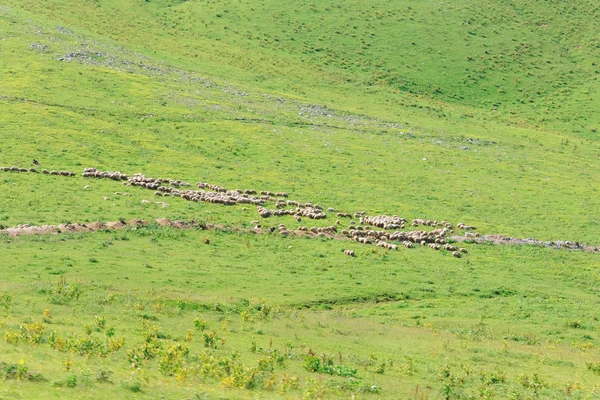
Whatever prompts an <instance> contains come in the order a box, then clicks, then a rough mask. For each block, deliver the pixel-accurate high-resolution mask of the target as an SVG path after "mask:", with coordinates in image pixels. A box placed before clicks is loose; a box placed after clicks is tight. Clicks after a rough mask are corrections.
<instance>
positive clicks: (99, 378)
mask: <svg viewBox="0 0 600 400" xmlns="http://www.w3.org/2000/svg"><path fill="white" fill-rule="evenodd" d="M112 374H113V373H112V371H106V370H103V369H101V370H98V372H97V373H96V382H99V383H112V380H111V379H110V377H111V376H112Z"/></svg>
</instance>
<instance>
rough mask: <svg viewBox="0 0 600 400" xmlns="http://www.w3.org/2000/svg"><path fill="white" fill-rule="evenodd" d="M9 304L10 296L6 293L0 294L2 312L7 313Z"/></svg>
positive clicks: (10, 301)
mask: <svg viewBox="0 0 600 400" xmlns="http://www.w3.org/2000/svg"><path fill="white" fill-rule="evenodd" d="M11 304H12V296H11V295H10V294H8V293H2V295H0V307H2V308H4V311H8V308H9V307H10V305H11Z"/></svg>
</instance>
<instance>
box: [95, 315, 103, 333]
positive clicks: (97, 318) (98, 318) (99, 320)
mask: <svg viewBox="0 0 600 400" xmlns="http://www.w3.org/2000/svg"><path fill="white" fill-rule="evenodd" d="M94 323H95V324H96V327H97V328H98V329H100V330H102V329H104V328H105V327H106V318H105V317H104V316H100V315H96V316H95V317H94Z"/></svg>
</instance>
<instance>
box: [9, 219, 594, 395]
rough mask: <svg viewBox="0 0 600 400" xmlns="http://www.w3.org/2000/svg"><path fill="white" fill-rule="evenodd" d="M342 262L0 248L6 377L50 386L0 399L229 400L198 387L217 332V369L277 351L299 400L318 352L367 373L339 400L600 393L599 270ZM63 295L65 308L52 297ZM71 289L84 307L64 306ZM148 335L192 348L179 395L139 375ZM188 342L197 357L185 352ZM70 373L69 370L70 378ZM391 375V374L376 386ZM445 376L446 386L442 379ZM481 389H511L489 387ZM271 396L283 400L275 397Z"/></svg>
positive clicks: (559, 265)
mask: <svg viewBox="0 0 600 400" xmlns="http://www.w3.org/2000/svg"><path fill="white" fill-rule="evenodd" d="M201 238H208V239H209V240H210V244H208V245H207V244H203V243H202V241H201V240H200V239H201ZM340 246H341V245H340V243H337V242H336V241H333V240H326V241H322V240H319V239H304V238H297V239H285V238H277V237H274V236H273V237H272V236H262V235H258V236H256V235H253V236H248V235H238V234H231V233H226V232H207V231H193V230H192V231H177V230H172V229H170V228H148V229H147V230H145V231H143V232H139V231H131V230H130V231H113V232H97V233H94V234H81V235H62V236H43V237H22V238H20V239H17V240H13V239H5V240H4V243H3V245H2V253H3V257H5V260H6V262H5V263H3V271H4V277H5V280H4V282H3V284H2V288H1V289H0V290H1V292H2V298H3V299H4V300H3V301H4V303H3V304H4V306H3V310H2V320H1V321H2V322H1V323H2V330H3V331H4V332H9V333H8V334H5V338H6V337H7V336H6V335H10V333H15V334H17V335H20V339H18V340H19V341H18V344H11V343H7V342H2V343H0V348H1V349H2V354H3V357H4V358H5V359H7V361H12V362H18V361H19V360H23V362H24V363H25V365H26V366H27V367H28V368H29V370H30V371H35V372H38V373H41V374H42V375H43V376H44V377H46V379H47V381H43V382H39V383H38V382H29V383H27V384H23V385H19V386H15V385H13V384H12V383H11V381H7V382H8V383H9V384H8V385H7V386H5V388H4V389H3V391H4V392H3V395H6V396H8V395H11V393H12V394H15V393H19V392H20V393H30V391H29V390H35V389H36V388H37V390H42V391H48V390H50V389H51V388H52V387H53V386H55V387H60V394H58V396H64V395H66V394H64V393H63V392H62V391H63V390H66V391H67V393H72V395H76V396H86V397H95V396H99V395H100V393H102V392H104V391H105V390H107V389H108V390H111V391H113V392H114V394H115V395H117V396H123V395H126V393H127V391H126V390H124V389H123V387H126V386H127V384H128V382H130V380H131V379H133V380H134V381H135V382H138V381H137V380H139V382H138V383H139V384H140V385H141V388H142V390H143V391H142V392H141V394H140V396H141V397H144V396H149V398H152V396H153V393H156V391H157V390H160V393H162V394H163V395H165V396H169V395H175V394H176V393H181V390H185V392H186V393H202V392H203V391H205V390H206V391H209V392H212V391H214V390H216V391H217V393H218V392H222V391H223V390H225V389H224V388H223V387H222V385H223V384H225V382H226V379H225V378H226V377H223V376H218V377H211V376H210V375H205V374H204V373H202V372H200V370H199V368H200V367H201V366H202V365H206V361H205V362H204V363H202V362H199V361H198V360H197V359H195V358H194V357H193V356H192V355H196V354H204V352H205V351H207V349H206V348H205V345H204V340H203V339H202V334H203V333H204V332H210V331H211V330H212V329H215V330H216V331H217V333H218V337H219V338H225V342H224V344H222V345H221V344H218V345H217V346H216V348H215V349H211V348H209V349H208V351H209V352H210V353H211V354H212V355H213V356H214V357H217V358H227V357H230V356H231V354H233V353H235V354H239V355H238V356H237V357H239V359H240V360H243V362H244V363H245V364H247V366H248V367H251V366H255V365H256V363H257V362H258V359H259V358H261V357H264V356H265V354H267V350H268V349H269V348H271V349H277V350H278V351H279V352H280V353H281V354H286V352H287V353H288V354H287V355H286V356H285V357H286V361H285V363H284V366H277V367H276V368H275V370H274V374H275V376H276V380H277V382H279V380H280V376H281V375H282V374H292V375H293V374H298V375H299V377H300V382H301V387H300V389H297V390H292V391H291V393H290V394H289V395H290V396H292V397H297V396H301V395H302V393H303V391H306V390H307V389H306V384H305V382H308V381H307V379H308V378H309V377H311V373H309V372H307V371H306V370H305V369H303V368H302V365H303V360H304V357H305V355H306V353H307V352H308V351H309V349H311V351H312V352H314V353H316V354H318V355H319V357H322V356H323V354H324V355H325V356H326V357H330V358H332V359H333V360H335V363H336V364H339V359H340V357H341V359H342V364H343V365H345V366H347V367H348V368H355V369H357V375H356V376H357V377H358V379H359V381H360V384H359V383H357V384H356V386H353V385H352V384H350V383H349V382H350V381H348V379H342V378H335V377H328V375H324V376H323V377H322V378H319V381H320V382H321V384H322V385H324V386H330V388H329V391H328V392H329V394H330V395H331V396H333V397H336V396H337V395H340V396H344V393H346V394H347V393H348V391H359V392H358V393H360V390H362V389H360V388H362V387H363V386H364V384H368V385H371V384H373V383H374V384H375V385H377V386H378V387H381V388H382V392H381V393H380V396H382V397H384V398H387V397H390V396H393V394H395V395H398V394H402V396H409V395H410V392H411V391H414V390H415V387H416V386H417V385H419V387H421V388H422V389H421V390H424V392H425V393H427V394H428V395H429V396H432V397H434V398H436V397H437V396H438V395H439V393H440V391H442V390H444V389H443V388H444V386H445V385H448V386H449V387H450V390H452V391H453V393H457V394H460V393H462V394H463V395H467V394H468V393H476V391H477V390H480V386H481V387H484V388H486V390H488V389H489V390H491V391H492V392H494V393H496V396H498V397H500V398H502V397H506V396H508V395H509V394H511V393H512V394H511V395H515V396H518V397H527V396H529V395H531V392H532V389H531V388H529V387H528V386H527V385H525V386H524V385H523V384H522V382H521V380H522V379H523V377H522V375H527V376H529V379H533V376H532V374H531V371H536V372H537V374H538V375H539V376H540V377H541V379H542V380H543V382H545V386H544V388H542V389H541V390H542V392H541V393H543V394H540V395H541V396H542V397H545V398H560V397H561V396H564V390H565V388H566V387H568V386H571V387H572V390H573V394H574V396H575V397H576V398H579V397H577V396H579V394H581V395H584V393H587V394H592V393H597V392H594V390H595V389H593V388H594V385H595V384H594V382H595V381H596V379H597V376H595V375H594V374H593V372H591V371H589V370H588V369H587V368H586V362H589V361H595V360H597V343H598V342H597V332H598V327H599V323H598V318H597V317H598V316H597V315H596V311H597V306H598V300H597V293H598V288H597V284H595V283H593V280H594V277H595V276H596V275H597V273H596V271H595V268H594V266H595V264H596V263H597V257H596V256H593V255H588V254H585V253H577V252H565V251H554V250H551V249H541V248H531V247H506V248H498V247H497V246H491V245H490V246H470V247H469V250H470V251H471V253H472V255H471V256H470V257H469V258H468V259H466V260H465V259H460V260H457V259H454V258H453V257H450V256H449V255H448V256H442V255H440V256H439V257H440V258H441V260H440V261H438V262H437V263H436V264H435V265H432V264H431V255H430V254H429V253H430V251H428V250H426V249H424V248H422V249H417V250H403V251H398V252H391V253H388V252H382V251H381V250H379V251H377V252H371V251H370V250H369V249H366V248H363V249H360V248H357V250H358V257H357V258H356V259H352V260H350V261H348V258H347V257H345V256H344V255H342V254H341V253H340V252H339V248H340ZM351 247H355V248H356V247H358V245H351ZM225 249H227V250H226V251H225ZM51 253H54V254H56V256H53V257H49V254H51ZM572 265H576V266H577V267H576V268H572V267H571V266H572ZM491 271H493V273H492V272H491ZM61 276H65V277H66V285H65V283H61V281H60V280H61V279H62V278H60V277H61ZM557 280H560V281H561V282H562V284H561V285H560V286H557V285H556V284H555V283H556V282H557ZM65 287H67V288H71V292H69V291H68V289H66V290H63V291H59V290H58V289H59V288H65ZM73 287H76V288H77V292H78V293H79V295H78V296H74V297H73V298H70V296H69V293H72V292H73ZM349 288H352V290H351V291H349V290H348V289H349ZM62 293H67V294H66V295H65V294H62ZM257 296H260V298H261V299H260V300H259V299H258V298H257ZM7 298H10V299H11V300H9V301H7V300H6V299H7ZM380 301H382V302H380ZM44 310H49V311H47V312H46V314H45V315H44ZM261 310H262V311H261ZM48 315H49V316H50V317H48ZM195 318H197V319H198V320H199V321H203V320H205V321H206V324H207V327H206V328H205V331H199V330H197V328H196V327H195V326H194V325H195V323H194V319H195ZM42 321H44V322H42ZM99 321H100V322H99ZM143 321H147V323H149V324H150V325H151V326H155V327H156V329H158V331H159V333H160V334H159V335H158V336H159V338H158V339H156V340H157V341H158V342H159V343H160V345H161V346H162V348H163V350H164V351H166V350H165V349H167V348H168V346H171V345H173V344H174V343H180V344H182V345H184V346H186V347H189V350H190V356H189V357H187V358H185V361H183V364H182V365H181V366H180V367H178V368H181V370H180V369H176V372H174V373H175V375H177V374H187V375H188V376H187V378H186V379H184V380H183V382H182V383H178V381H177V379H175V377H171V378H169V377H168V376H169V374H166V375H165V373H164V371H163V372H161V370H160V365H161V364H160V356H159V357H158V358H157V359H150V360H142V361H140V362H139V363H140V365H139V366H138V367H139V368H136V369H131V365H130V362H128V361H127V360H128V359H129V356H128V351H130V350H132V349H134V348H135V347H136V346H138V345H139V344H140V343H144V340H143V339H142V337H141V335H142V333H143V332H144V331H147V330H148V329H151V328H149V327H148V326H147V327H146V328H143ZM223 321H227V322H226V323H225V324H226V325H227V327H226V328H225V329H224V328H223V326H224V322H223ZM32 323H42V324H43V326H44V328H45V333H44V335H43V336H42V339H40V343H39V344H35V343H34V344H32V343H27V341H28V340H33V339H28V337H27V336H26V334H24V333H23V334H22V333H20V332H23V328H22V327H23V326H24V324H32ZM111 328H112V330H111V333H113V335H112V336H109V339H107V338H106V332H107V331H108V330H110V329H111ZM113 330H114V332H113ZM188 330H192V333H193V338H192V339H191V341H190V342H188V341H186V340H185V338H184V337H185V335H186V332H187V331H188ZM86 331H88V332H90V333H86ZM51 332H55V333H54V334H53V335H51ZM50 337H55V338H57V337H63V338H65V340H66V338H72V340H82V339H85V338H94V339H95V340H96V341H97V342H99V343H104V342H105V341H107V340H111V339H112V340H118V339H120V338H124V340H125V342H124V343H125V344H124V346H123V348H122V349H119V350H117V351H114V352H110V353H109V354H108V355H107V356H98V355H95V354H91V355H87V356H80V355H79V354H78V351H80V350H73V349H71V350H66V349H65V350H61V348H57V349H55V348H53V347H52V345H51V344H50V343H51V339H50ZM55 340H56V339H55ZM253 343H254V344H253ZM255 347H256V349H255ZM260 349H262V350H260ZM85 354H87V353H84V355H85ZM65 361H68V362H70V363H71V364H69V370H68V371H67V370H66V366H65V365H64V362H65ZM382 364H384V367H383V368H384V371H383V373H382V374H381V373H376V370H377V369H378V368H381V365H382ZM447 368H449V369H450V371H451V372H450V374H451V375H450V378H451V379H450V378H444V379H442V378H440V374H441V373H442V372H441V371H442V370H444V369H447ZM98 371H111V377H112V378H111V380H112V384H109V383H107V384H104V383H100V382H98V381H97V380H96V377H97V376H98ZM183 371H186V372H183ZM482 374H484V375H485V374H496V375H498V376H501V377H502V381H500V382H497V383H494V384H491V383H485V382H486V380H485V379H483V378H481V376H482ZM73 375H74V376H76V380H77V381H78V382H79V383H78V384H77V385H76V386H75V387H74V388H69V387H68V385H67V384H66V383H65V382H66V380H67V379H68V377H69V376H73ZM454 375H456V376H455V377H454V378H452V376H454ZM132 376H133V378H132ZM486 376H487V375H486ZM269 377H270V375H269V374H267V376H266V377H265V378H266V379H270V378H269ZM180 379H182V378H181V377H180ZM344 382H346V383H344ZM278 384H279V383H277V385H278ZM157 385H159V386H157ZM197 385H199V386H197ZM335 385H342V387H345V386H344V385H346V386H348V385H350V386H349V387H354V389H340V388H338V389H336V388H335ZM159 388H160V389H159ZM199 388H201V389H199ZM53 390H56V389H53ZM189 390H191V392H189ZM24 391H25V392H24ZM222 393H226V394H224V396H226V397H237V396H238V394H236V393H237V392H236V391H230V390H225V391H224V392H222ZM261 393H262V394H261V397H268V396H275V397H277V396H278V392H277V388H274V389H272V390H267V391H264V392H262V391H261ZM336 393H337V395H336Z"/></svg>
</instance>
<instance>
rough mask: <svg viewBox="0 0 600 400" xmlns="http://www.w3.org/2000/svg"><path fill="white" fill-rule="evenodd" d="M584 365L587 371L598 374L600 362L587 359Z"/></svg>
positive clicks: (599, 372) (599, 373)
mask: <svg viewBox="0 0 600 400" xmlns="http://www.w3.org/2000/svg"><path fill="white" fill-rule="evenodd" d="M585 367H586V368H587V370H588V371H591V372H593V373H594V374H596V375H600V362H593V361H587V362H586V363H585Z"/></svg>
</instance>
